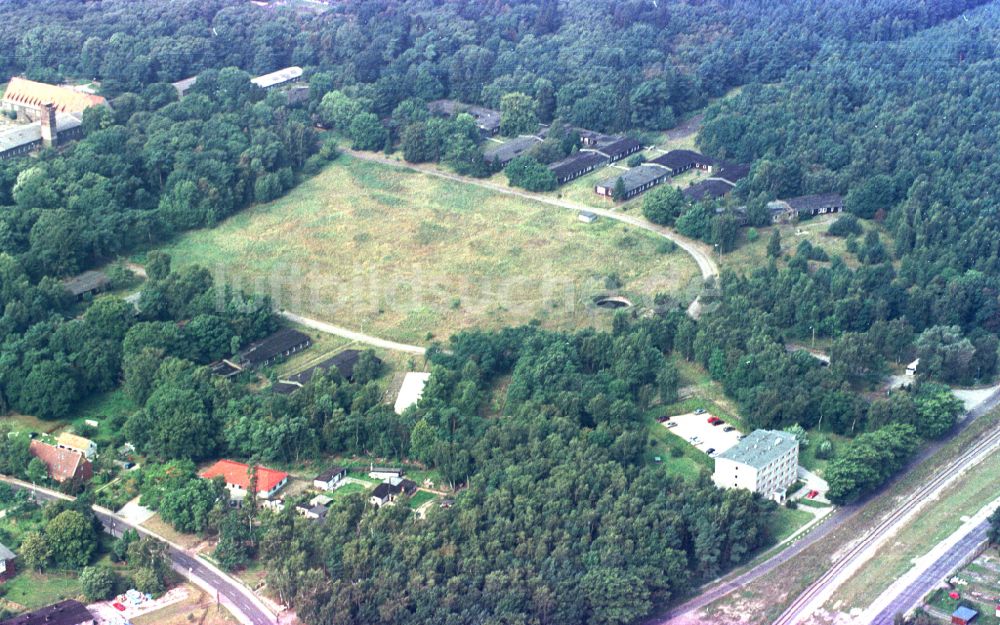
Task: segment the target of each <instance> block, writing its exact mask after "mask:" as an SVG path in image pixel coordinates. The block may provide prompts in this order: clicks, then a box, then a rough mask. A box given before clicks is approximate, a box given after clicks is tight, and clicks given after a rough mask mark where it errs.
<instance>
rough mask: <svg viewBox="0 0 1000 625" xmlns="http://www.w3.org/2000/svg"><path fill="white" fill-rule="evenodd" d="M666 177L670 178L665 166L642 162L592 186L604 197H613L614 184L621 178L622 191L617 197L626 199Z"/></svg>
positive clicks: (653, 185)
mask: <svg viewBox="0 0 1000 625" xmlns="http://www.w3.org/2000/svg"><path fill="white" fill-rule="evenodd" d="M668 178H670V170H669V169H667V168H666V167H661V166H658V165H650V164H643V165H639V166H638V167H633V168H632V169H629V170H628V171H625V172H622V173H620V174H618V175H617V176H612V177H610V178H607V179H606V180H602V181H601V182H599V183H597V185H596V186H595V187H594V192H595V193H597V194H598V195H603V196H604V197H613V196H614V192H615V186H616V185H617V184H618V180H619V179H621V181H622V184H623V185H624V193H623V194H622V197H620V198H618V199H619V200H627V199H629V198H633V197H635V196H637V195H639V194H640V193H642V192H643V191H645V190H647V189H651V188H653V187H655V186H656V185H658V184H660V183H662V182H663V181H665V180H667V179H668Z"/></svg>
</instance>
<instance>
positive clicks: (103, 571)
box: [80, 566, 120, 601]
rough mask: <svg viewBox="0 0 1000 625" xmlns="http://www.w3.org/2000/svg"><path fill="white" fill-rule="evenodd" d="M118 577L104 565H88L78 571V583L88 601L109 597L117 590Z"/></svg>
mask: <svg viewBox="0 0 1000 625" xmlns="http://www.w3.org/2000/svg"><path fill="white" fill-rule="evenodd" d="M119 582H120V578H119V577H118V574H117V573H115V572H114V571H113V570H112V569H110V568H108V567H106V566H88V567H86V568H84V569H83V571H82V572H81V573H80V584H81V585H82V586H83V594H84V595H86V597H87V600H88V601H103V600H105V599H110V598H111V597H113V596H114V595H115V593H116V592H117V591H118V586H119Z"/></svg>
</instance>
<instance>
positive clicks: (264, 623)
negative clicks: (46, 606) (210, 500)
mask: <svg viewBox="0 0 1000 625" xmlns="http://www.w3.org/2000/svg"><path fill="white" fill-rule="evenodd" d="M0 480H3V481H5V482H7V483H8V484H10V485H11V486H12V487H13V488H24V489H28V490H32V491H33V492H34V495H35V497H36V498H37V499H42V500H46V501H51V500H54V499H72V498H71V497H67V496H66V495H63V494H62V493H58V492H55V491H51V490H48V489H44V488H40V487H33V486H31V485H30V484H26V483H24V482H21V481H20V480H14V479H12V478H8V477H6V476H0ZM93 510H94V514H95V515H96V516H97V518H98V520H100V522H101V524H102V525H103V526H104V531H106V532H108V533H109V534H111V535H113V536H121V534H122V532H124V531H125V530H128V529H134V530H136V531H138V532H139V533H141V534H144V535H147V536H151V537H153V538H156V539H157V540H160V541H161V542H163V543H164V544H166V545H167V555H168V556H169V558H170V562H171V564H172V565H173V568H174V570H175V571H177V572H178V573H180V574H181V575H183V576H184V577H186V578H188V579H190V580H191V581H192V582H194V583H196V584H198V585H199V586H202V587H203V588H205V589H206V590H208V591H209V592H211V593H214V594H216V596H217V597H218V598H219V600H220V601H221V602H222V604H223V605H224V606H226V608H228V609H229V611H230V612H232V613H233V615H234V616H236V618H237V619H239V620H240V622H241V623H243V624H244V625H274V624H275V623H276V618H275V615H274V614H272V613H271V612H270V611H269V610H268V609H267V608H266V607H265V606H264V605H263V603H261V601H260V600H259V599H258V598H257V597H256V596H254V594H253V592H251V591H250V590H249V589H248V588H247V587H246V586H244V585H243V584H241V583H239V582H237V581H236V580H234V579H232V578H231V577H229V576H228V575H226V574H225V573H223V572H222V571H220V570H219V569H217V568H215V567H214V566H212V565H211V564H209V563H208V562H205V561H204V560H202V559H201V558H197V557H193V556H191V555H190V554H188V553H187V552H185V551H184V549H182V548H181V547H179V546H177V545H175V544H173V543H171V542H169V541H167V540H165V539H164V538H163V537H162V536H158V535H156V534H154V533H153V532H150V531H149V530H147V529H145V528H143V527H138V526H135V525H133V524H131V523H129V522H128V521H126V520H125V519H123V518H122V517H119V516H118V515H116V514H115V513H113V512H111V511H110V510H107V509H105V508H101V507H100V506H94V507H93Z"/></svg>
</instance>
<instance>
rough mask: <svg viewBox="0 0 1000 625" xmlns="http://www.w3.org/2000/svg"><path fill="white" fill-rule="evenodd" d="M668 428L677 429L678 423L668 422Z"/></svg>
mask: <svg viewBox="0 0 1000 625" xmlns="http://www.w3.org/2000/svg"><path fill="white" fill-rule="evenodd" d="M667 427H668V428H675V427H677V422H676V421H667Z"/></svg>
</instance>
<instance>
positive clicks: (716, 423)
mask: <svg viewBox="0 0 1000 625" xmlns="http://www.w3.org/2000/svg"><path fill="white" fill-rule="evenodd" d="M725 423H726V422H725V421H723V420H722V419H716V420H715V421H712V425H724V424H725Z"/></svg>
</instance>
